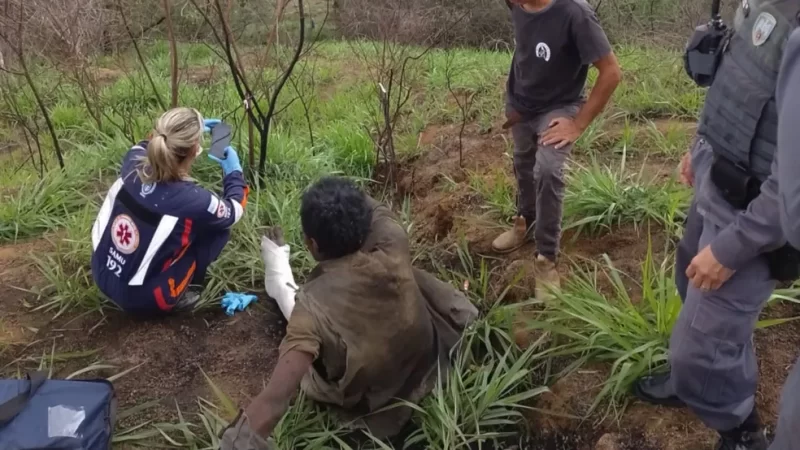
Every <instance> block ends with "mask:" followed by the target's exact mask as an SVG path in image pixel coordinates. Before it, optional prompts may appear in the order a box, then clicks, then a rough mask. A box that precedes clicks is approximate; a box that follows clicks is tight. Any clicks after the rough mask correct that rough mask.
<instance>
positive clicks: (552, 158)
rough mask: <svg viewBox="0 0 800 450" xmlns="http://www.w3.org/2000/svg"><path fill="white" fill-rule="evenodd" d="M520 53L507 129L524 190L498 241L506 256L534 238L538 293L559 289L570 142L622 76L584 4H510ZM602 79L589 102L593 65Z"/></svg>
mask: <svg viewBox="0 0 800 450" xmlns="http://www.w3.org/2000/svg"><path fill="white" fill-rule="evenodd" d="M506 2H507V3H508V6H509V8H510V9H511V17H512V20H513V22H514V34H515V38H516V39H515V40H516V50H515V52H514V60H513V63H512V66H511V71H510V74H509V76H508V86H507V102H506V116H507V119H508V120H507V122H506V123H505V125H504V126H503V127H504V128H511V131H512V135H513V137H514V169H515V173H516V177H517V183H518V187H519V192H518V197H517V207H518V216H517V217H515V218H514V227H513V228H512V229H511V230H509V231H506V232H505V233H503V234H502V235H500V236H499V237H498V238H497V239H496V240H495V241H494V243H493V244H492V247H493V248H494V250H495V251H497V252H500V253H508V252H511V251H513V250H516V249H518V248H519V247H521V246H522V245H523V244H524V243H525V242H526V241H527V240H528V239H529V238H530V237H531V236H530V235H531V233H532V234H533V237H534V238H535V240H536V250H537V257H536V278H537V280H536V281H537V283H536V291H537V292H536V296H537V298H540V299H543V298H544V297H546V295H547V292H548V291H547V290H548V289H552V288H557V287H559V285H560V283H559V277H558V271H557V270H556V260H557V257H558V250H559V241H560V239H561V215H562V204H563V200H564V164H565V163H566V160H567V156H568V155H569V153H570V150H571V149H572V145H573V144H574V143H575V141H576V140H577V139H578V138H579V137H580V136H581V134H582V133H583V131H584V130H586V128H587V127H588V126H589V124H591V123H592V121H593V120H594V119H595V118H596V117H597V115H598V114H600V112H601V111H602V110H603V108H604V107H605V106H606V104H607V103H608V100H609V99H610V98H611V95H612V94H613V93H614V90H615V89H616V88H617V85H618V84H619V82H620V79H621V77H622V74H621V71H620V67H619V64H618V62H617V58H616V56H614V53H613V51H612V50H611V45H610V44H609V42H608V38H607V37H606V35H605V33H604V32H603V29H602V28H601V27H600V23H599V22H598V20H597V17H596V16H595V13H594V10H593V9H592V7H591V6H590V5H589V4H588V3H586V1H585V0H506ZM590 65H593V66H595V67H596V68H597V70H598V72H599V75H598V77H597V82H596V83H595V86H594V89H592V92H591V95H589V98H588V100H586V99H585V98H584V87H585V84H586V76H587V74H588V72H589V66H590Z"/></svg>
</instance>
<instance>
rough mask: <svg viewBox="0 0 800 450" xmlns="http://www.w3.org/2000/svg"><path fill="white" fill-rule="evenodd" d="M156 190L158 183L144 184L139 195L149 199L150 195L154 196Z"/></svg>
mask: <svg viewBox="0 0 800 450" xmlns="http://www.w3.org/2000/svg"><path fill="white" fill-rule="evenodd" d="M155 190H156V183H142V190H141V192H139V195H141V196H142V198H145V197H147V196H148V195H150V194H152V193H153V191H155Z"/></svg>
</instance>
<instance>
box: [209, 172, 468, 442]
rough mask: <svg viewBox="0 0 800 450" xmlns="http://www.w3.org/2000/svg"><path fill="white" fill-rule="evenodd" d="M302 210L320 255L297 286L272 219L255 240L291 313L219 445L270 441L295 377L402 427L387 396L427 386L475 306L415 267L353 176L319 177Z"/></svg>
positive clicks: (385, 430) (369, 422)
mask: <svg viewBox="0 0 800 450" xmlns="http://www.w3.org/2000/svg"><path fill="white" fill-rule="evenodd" d="M300 214H301V221H302V226H303V233H304V235H305V243H306V246H307V247H308V249H309V251H310V252H311V255H312V256H313V257H314V259H316V260H317V261H318V263H319V264H318V265H317V267H316V268H315V269H314V270H313V271H312V272H311V274H310V276H309V278H308V281H307V282H306V284H305V285H304V286H303V287H302V288H300V289H297V290H296V288H295V285H294V279H293V278H292V272H291V269H290V267H289V248H288V246H286V245H285V244H284V242H283V238H282V233H281V232H280V230H278V229H272V230H271V231H270V232H269V233H268V235H267V237H265V238H264V240H263V241H262V254H263V258H264V264H265V266H266V278H265V281H266V286H267V293H268V294H269V295H270V297H272V298H274V299H275V300H276V301H277V302H278V305H279V306H280V308H281V311H282V312H283V314H284V315H285V316H286V317H287V319H288V321H289V325H288V327H287V331H286V337H285V338H284V340H283V343H282V344H281V347H280V358H279V359H278V363H277V366H276V367H275V370H274V372H273V373H272V377H271V378H270V380H269V383H268V384H267V386H266V388H265V389H264V390H263V391H262V392H261V393H260V394H259V395H258V396H257V397H256V398H255V399H253V401H252V403H251V404H250V405H249V406H248V407H247V408H246V409H245V410H244V411H242V412H241V413H240V415H239V417H238V418H237V419H236V421H235V422H234V423H232V424H231V425H230V427H229V428H228V429H227V430H225V432H224V434H223V438H222V449H223V450H260V449H267V448H272V447H271V446H270V445H268V443H267V438H268V437H269V436H270V434H271V433H272V431H273V429H274V428H275V426H276V425H277V423H278V422H279V421H280V419H281V417H282V416H283V414H284V413H285V412H286V410H287V409H288V407H289V404H290V401H291V399H292V398H293V397H294V396H295V394H296V393H297V390H298V388H300V389H302V390H303V391H304V392H305V393H306V395H307V396H308V397H309V398H311V399H313V400H315V401H318V402H321V403H324V404H327V405H330V406H331V408H332V409H333V410H334V411H335V412H336V413H337V414H338V415H339V417H340V418H341V419H342V420H343V422H344V423H347V424H351V425H352V426H353V428H367V429H369V431H370V432H371V433H372V434H373V435H375V436H376V437H378V438H384V437H390V436H393V435H395V434H397V433H399V432H400V431H401V429H402V428H403V427H404V425H405V424H406V422H407V421H408V419H409V418H410V416H411V412H412V410H411V408H409V407H408V406H397V407H391V408H386V407H390V406H393V405H397V404H399V403H400V402H403V401H406V402H411V403H418V402H419V401H420V400H421V399H422V397H424V396H425V395H426V394H427V393H428V392H430V391H431V389H432V388H433V385H434V384H435V381H436V376H437V373H438V370H439V369H438V368H439V366H440V365H441V368H442V370H443V371H446V370H447V369H448V368H449V356H450V350H451V349H452V348H453V347H454V346H455V345H456V343H457V342H458V341H459V339H460V337H461V333H462V332H463V330H464V329H465V328H466V326H467V325H468V324H469V323H470V322H471V321H473V320H474V319H475V318H476V317H477V314H478V312H477V310H476V309H475V307H474V306H473V305H472V304H471V303H470V302H469V300H468V299H467V298H466V297H465V296H464V295H463V294H462V293H461V292H459V291H458V290H457V289H455V288H454V287H452V286H451V285H449V284H447V283H444V282H441V281H439V280H437V279H436V278H435V277H433V276H432V275H430V274H429V273H427V272H424V271H422V270H418V269H414V268H413V267H412V265H411V254H410V249H409V241H408V236H407V235H406V233H405V231H404V230H403V228H402V227H401V226H400V224H399V223H398V222H397V220H396V219H395V217H394V216H393V214H392V212H391V211H390V210H389V208H388V207H386V206H385V205H381V204H379V203H378V202H376V201H375V200H373V199H372V198H370V197H369V196H367V195H366V194H364V193H363V192H362V191H361V190H359V188H358V187H356V186H355V184H353V183H352V182H350V181H348V180H346V179H343V178H325V179H322V180H321V181H319V182H317V183H316V184H315V185H313V186H312V187H311V188H310V189H309V190H308V191H307V192H306V193H305V194H304V195H303V199H302V206H301V211H300ZM295 295H296V298H295ZM295 301H296V303H295Z"/></svg>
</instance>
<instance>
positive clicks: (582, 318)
mask: <svg viewBox="0 0 800 450" xmlns="http://www.w3.org/2000/svg"><path fill="white" fill-rule="evenodd" d="M673 275H674V274H673V269H672V258H670V257H667V258H665V260H664V261H663V262H661V263H657V262H656V261H655V260H654V257H653V253H652V251H651V250H650V249H648V253H647V255H646V258H645V261H644V263H643V264H642V279H641V280H640V284H639V285H640V288H641V298H640V299H638V298H637V299H636V300H634V299H633V298H632V297H631V295H630V294H629V293H628V288H627V285H626V283H625V282H624V281H623V279H624V278H625V277H626V276H627V275H626V274H624V273H622V272H620V271H619V270H618V269H617V268H615V267H614V266H613V264H611V261H610V260H609V259H608V257H606V263H605V264H604V265H603V266H594V267H591V268H590V269H581V268H578V269H577V271H576V273H575V274H574V275H573V276H572V277H570V279H569V280H568V281H567V283H566V285H565V286H564V288H563V289H562V290H561V291H559V292H556V293H555V298H554V301H553V302H552V303H550V304H548V305H546V309H545V311H544V312H542V313H541V314H540V318H539V319H538V320H533V321H531V322H530V323H529V326H530V327H533V328H537V329H541V330H544V331H547V332H549V333H551V334H552V335H553V336H554V339H553V348H552V353H551V354H550V356H553V357H559V356H570V357H574V358H576V359H574V360H573V362H572V363H571V365H570V366H569V367H568V368H567V369H565V372H569V371H571V370H574V369H575V368H577V367H580V366H582V365H584V364H586V363H588V362H590V361H601V362H608V363H610V364H611V368H610V374H609V377H608V379H607V381H606V382H605V384H604V385H603V387H602V390H601V391H600V394H599V395H598V396H597V398H596V399H595V401H594V403H593V404H592V406H591V408H590V412H591V411H594V410H595V409H596V408H597V407H598V406H600V405H601V404H602V403H603V402H605V401H608V403H607V405H608V408H609V409H608V410H607V411H606V413H608V412H610V411H612V410H616V411H617V412H619V411H622V410H623V408H622V407H623V406H624V405H625V403H626V401H627V393H628V389H629V387H630V386H631V384H632V383H633V382H634V381H635V380H636V379H638V378H639V377H641V376H642V375H644V374H646V373H649V372H651V371H656V370H659V369H661V368H663V367H664V366H665V365H666V364H667V362H668V353H667V345H668V343H669V336H670V332H671V331H672V327H673V325H674V324H675V322H676V320H677V318H678V313H679V312H680V309H681V299H680V297H679V295H678V291H677V288H676V287H675V283H674V276H673ZM601 279H605V280H607V281H608V282H609V283H610V285H611V292H607V293H605V292H603V291H601V289H600V285H599V282H600V280H601Z"/></svg>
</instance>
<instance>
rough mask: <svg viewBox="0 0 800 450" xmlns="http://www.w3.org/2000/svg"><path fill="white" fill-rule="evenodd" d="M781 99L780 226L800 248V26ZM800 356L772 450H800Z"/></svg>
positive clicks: (788, 53)
mask: <svg viewBox="0 0 800 450" xmlns="http://www.w3.org/2000/svg"><path fill="white" fill-rule="evenodd" d="M776 98H777V102H778V116H779V120H778V124H779V125H778V153H777V155H776V156H775V159H776V160H778V159H780V161H781V164H780V165H779V166H778V194H779V196H778V200H779V203H780V215H781V226H782V227H783V232H784V234H785V235H786V238H787V239H788V241H789V243H790V244H791V245H792V247H794V248H800V176H798V174H800V154H798V152H797V146H798V142H800V128H799V127H798V126H797V124H796V120H797V117H800V30H796V31H794V32H793V33H792V36H791V38H790V39H789V42H788V43H787V44H786V50H785V51H784V57H783V65H782V67H781V72H780V77H779V79H778V89H777V92H776ZM799 390H800V360H798V362H797V364H795V367H794V369H793V370H792V373H791V374H790V375H789V379H788V380H787V381H786V385H785V386H784V388H783V398H782V399H781V410H780V416H779V417H778V429H777V430H776V433H775V441H774V442H773V443H772V445H771V446H770V448H769V449H770V450H799V449H800V439H797V437H796V433H795V432H794V430H796V429H797V427H799V426H800V395H798V391H799Z"/></svg>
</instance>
